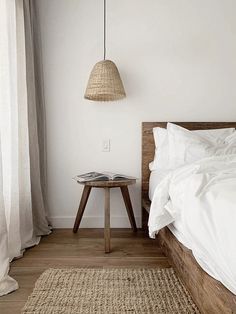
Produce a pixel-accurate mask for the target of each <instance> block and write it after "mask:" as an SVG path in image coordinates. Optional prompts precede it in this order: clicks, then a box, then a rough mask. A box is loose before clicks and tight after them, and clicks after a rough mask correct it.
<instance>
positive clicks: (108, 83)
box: [84, 0, 126, 101]
mask: <svg viewBox="0 0 236 314" xmlns="http://www.w3.org/2000/svg"><path fill="white" fill-rule="evenodd" d="M103 26H104V46H103V47H104V60H102V61H99V62H98V63H96V64H95V66H94V67H93V69H92V72H91V74H90V77H89V81H88V85H87V88H86V91H85V95H84V98H85V99H89V100H94V101H113V100H119V99H122V98H125V97H126V94H125V90H124V86H123V83H122V80H121V77H120V74H119V71H118V69H117V67H116V65H115V63H114V62H113V61H111V60H106V0H104V24H103Z"/></svg>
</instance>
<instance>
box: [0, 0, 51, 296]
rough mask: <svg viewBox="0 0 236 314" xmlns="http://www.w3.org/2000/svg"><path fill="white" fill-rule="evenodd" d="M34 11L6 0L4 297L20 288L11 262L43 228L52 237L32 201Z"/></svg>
mask: <svg viewBox="0 0 236 314" xmlns="http://www.w3.org/2000/svg"><path fill="white" fill-rule="evenodd" d="M30 12H31V10H30V0H28V1H25V3H24V1H23V0H0V296H1V295H4V294H7V293H9V292H11V291H13V290H15V289H17V287H18V284H17V283H16V281H15V280H14V279H12V278H10V277H9V275H8V271H9V262H10V261H11V260H12V259H13V258H14V257H19V256H21V255H22V253H23V250H24V249H25V248H27V247H30V246H33V245H35V244H38V242H39V240H40V237H39V235H40V234H38V229H40V230H43V231H42V232H41V234H48V233H49V232H50V230H49V227H48V223H47V219H46V214H45V208H44V207H43V206H44V205H42V206H41V208H36V209H35V206H36V205H34V201H32V198H36V199H37V195H39V196H40V197H39V199H40V200H42V199H43V196H42V186H41V185H40V182H41V181H40V173H38V178H35V180H32V172H34V175H35V173H37V172H36V170H38V171H39V167H40V165H39V164H40V162H39V153H38V155H37V152H39V145H38V144H39V143H38V139H37V138H36V137H35V136H38V134H37V132H36V134H35V130H37V121H36V120H32V121H31V120H30V119H31V118H32V119H37V117H34V116H32V112H33V113H34V112H35V113H36V112H37V110H36V107H35V106H36V105H37V102H36V101H34V102H33V101H31V100H32V99H33V96H35V92H34V93H33V95H32V88H33V87H32V86H33V81H34V74H35V73H34V71H35V68H32V66H31V65H32V64H31V63H32V60H29V62H30V63H29V64H27V62H28V60H27V58H26V56H27V55H29V53H28V52H29V48H28V46H27V45H26V43H27V40H26V36H27V34H31V35H32V32H31V30H29V27H30V26H31V23H30V22H31V20H30V15H29V16H28V20H27V15H26V13H28V14H30ZM26 27H27V28H28V29H27V31H26ZM31 37H32V36H31ZM28 39H29V38H28ZM32 48H33V45H32ZM27 49H28V52H27ZM31 55H33V54H31ZM33 66H34V63H33ZM31 70H32V71H31ZM32 73H33V75H30V74H32ZM29 78H30V80H31V82H30V84H29V83H27V81H28V82H29ZM32 126H33V127H32ZM32 132H34V134H33V135H32ZM33 140H34V144H33ZM31 145H35V147H34V148H32V147H31ZM36 157H38V159H37V158H36ZM36 159H37V160H36ZM35 165H36V166H35ZM35 182H36V184H35ZM35 195H36V197H35ZM42 204H43V201H42ZM40 205H41V203H40ZM36 207H37V206H36ZM39 211H40V214H39ZM35 217H36V218H39V219H38V220H39V225H41V226H40V227H39V228H37V219H35ZM42 225H43V226H42ZM35 230H37V232H36V231H35Z"/></svg>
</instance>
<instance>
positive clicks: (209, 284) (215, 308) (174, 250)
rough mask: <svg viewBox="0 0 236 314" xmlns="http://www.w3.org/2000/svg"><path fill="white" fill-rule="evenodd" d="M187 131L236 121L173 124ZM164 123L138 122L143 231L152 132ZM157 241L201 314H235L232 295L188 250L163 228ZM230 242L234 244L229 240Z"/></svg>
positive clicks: (152, 143)
mask: <svg viewBox="0 0 236 314" xmlns="http://www.w3.org/2000/svg"><path fill="white" fill-rule="evenodd" d="M174 123H175V124H178V125H180V126H183V127H184V128H187V129H189V130H201V129H217V128H230V127H233V128H236V122H174ZM166 125H167V122H143V123H142V225H143V228H145V229H146V228H147V219H148V213H149V209H150V201H149V197H148V189H149V176H150V171H149V167H148V165H149V162H151V161H152V160H153V157H154V152H155V144H154V139H153V133H152V129H153V128H154V127H163V128H166ZM158 241H159V243H160V244H161V246H162V248H163V250H164V252H165V254H166V255H167V257H168V258H169V260H170V262H171V264H172V266H173V267H174V268H175V270H176V271H177V273H178V275H179V276H180V278H181V279H182V281H183V282H184V284H185V286H186V288H187V289H188V290H189V292H190V293H191V295H192V297H193V299H194V301H195V303H196V304H197V306H198V308H199V309H200V311H201V313H203V314H228V313H231V314H232V313H236V296H235V295H234V294H233V293H232V292H230V291H229V290H228V289H227V288H225V287H224V286H223V285H222V284H221V283H220V282H219V281H217V280H215V279H213V278H212V277H211V276H209V275H208V274H207V273H206V272H205V271H204V270H203V269H202V268H201V267H200V266H199V264H198V263H197V262H196V260H195V258H194V257H193V255H192V253H191V251H190V250H189V249H187V248H186V247H185V246H184V245H183V244H181V243H180V242H179V241H178V240H177V239H176V237H175V236H174V235H173V234H172V233H171V232H170V230H169V229H168V228H167V227H165V228H163V229H162V230H161V231H160V232H159V234H158ZM232 241H234V240H233V239H232Z"/></svg>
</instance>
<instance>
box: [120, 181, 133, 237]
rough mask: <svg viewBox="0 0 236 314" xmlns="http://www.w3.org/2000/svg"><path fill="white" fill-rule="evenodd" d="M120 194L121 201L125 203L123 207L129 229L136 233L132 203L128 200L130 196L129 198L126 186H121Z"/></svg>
mask: <svg viewBox="0 0 236 314" xmlns="http://www.w3.org/2000/svg"><path fill="white" fill-rule="evenodd" d="M120 189H121V193H122V195H123V199H124V202H125V207H126V210H127V213H128V216H129V221H130V224H131V227H132V228H133V231H134V232H136V231H137V227H136V222H135V218H134V212H133V207H132V203H131V200H130V196H129V190H128V187H127V186H121V187H120Z"/></svg>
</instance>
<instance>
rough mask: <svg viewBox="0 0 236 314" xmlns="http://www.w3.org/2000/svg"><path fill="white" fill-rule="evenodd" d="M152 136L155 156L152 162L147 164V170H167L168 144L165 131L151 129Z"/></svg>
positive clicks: (162, 129)
mask: <svg viewBox="0 0 236 314" xmlns="http://www.w3.org/2000/svg"><path fill="white" fill-rule="evenodd" d="M153 136H154V142H155V156H154V160H153V161H152V162H151V163H150V164H149V169H150V170H151V171H153V170H158V169H160V170H165V169H168V164H169V160H168V157H169V142H168V133H167V129H164V128H159V127H158V128H153Z"/></svg>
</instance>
